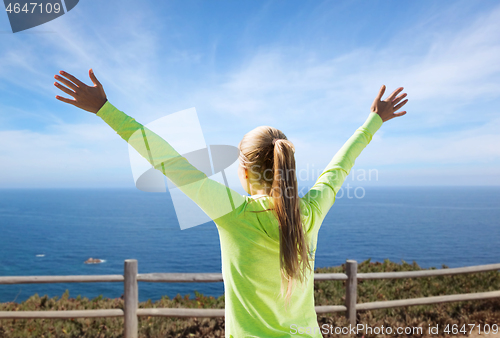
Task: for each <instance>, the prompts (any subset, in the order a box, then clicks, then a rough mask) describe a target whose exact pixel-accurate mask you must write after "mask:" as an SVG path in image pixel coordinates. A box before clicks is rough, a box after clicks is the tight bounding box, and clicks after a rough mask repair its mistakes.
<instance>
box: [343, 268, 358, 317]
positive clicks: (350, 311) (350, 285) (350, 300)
mask: <svg viewBox="0 0 500 338" xmlns="http://www.w3.org/2000/svg"><path fill="white" fill-rule="evenodd" d="M357 274H358V262H356V261H355V260H351V259H348V260H346V275H347V281H346V284H345V286H346V290H345V291H346V292H345V306H346V308H347V311H346V317H347V320H349V324H350V325H352V326H356V299H357V286H358V277H357Z"/></svg>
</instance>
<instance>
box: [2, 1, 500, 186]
mask: <svg viewBox="0 0 500 338" xmlns="http://www.w3.org/2000/svg"><path fill="white" fill-rule="evenodd" d="M499 60H500V3H499V2H498V1H493V0H482V1H446V2H444V1H426V0H423V1H394V0H392V1H389V0H385V1H379V0H370V1H359V0H350V1H344V0H336V1H333V0H332V1H319V0H314V1H309V0H301V1H295V0H283V1H259V0H243V1H226V0H218V1H210V0H204V1H199V0H192V1H170V0H166V1H151V0H143V1H140V2H139V1H128V0H120V1H118V0H108V1H97V0H82V1H80V3H79V4H78V5H77V6H76V7H75V8H74V9H73V10H71V11H70V12H68V13H67V14H65V15H63V16H61V17H59V18H57V19H55V20H53V21H50V22H48V23H45V24H43V25H40V26H37V27H34V28H32V29H29V30H26V31H22V32H18V33H15V34H14V33H12V31H11V28H10V24H9V21H8V17H7V13H4V14H1V15H0V188H122V187H123V188H134V186H135V185H134V179H133V175H132V170H131V166H130V160H129V154H128V146H127V144H126V142H125V141H123V140H122V139H121V138H120V137H119V136H118V135H117V134H116V133H115V132H114V131H113V130H112V129H111V128H110V127H109V126H108V125H107V124H106V123H104V122H103V121H102V120H101V119H100V118H99V117H98V116H95V115H93V114H91V113H89V112H86V111H83V110H80V109H78V108H76V107H74V106H72V105H69V104H66V103H63V102H61V101H59V100H57V99H56V98H55V96H56V95H61V96H65V97H68V95H67V94H64V93H62V92H61V91H60V90H59V89H58V88H56V87H55V86H54V85H53V83H54V81H55V79H54V75H55V74H57V73H58V72H59V70H64V71H67V72H68V73H70V74H73V75H75V76H76V77H77V78H79V79H80V80H82V81H84V82H85V83H87V84H88V85H92V82H91V80H90V78H89V76H88V71H89V69H90V68H92V69H93V70H94V73H95V75H96V77H97V79H99V81H100V82H101V83H102V85H103V87H104V90H105V92H106V95H107V98H108V100H109V102H110V103H112V104H113V105H114V106H116V107H117V108H118V109H120V110H122V111H124V112H125V113H127V114H128V115H130V116H132V117H134V118H135V119H136V120H137V121H139V122H141V123H143V124H147V123H150V122H152V121H155V120H157V119H159V118H162V117H164V116H166V115H169V114H173V113H176V112H179V111H182V110H186V109H189V108H193V107H194V108H195V109H196V112H197V115H198V119H199V122H200V125H201V128H202V130H203V135H204V138H205V142H206V144H208V145H210V144H212V145H215V144H226V145H233V146H237V145H238V143H239V141H240V140H241V138H242V137H243V135H244V134H245V133H247V132H248V131H250V130H251V129H253V128H255V127H257V126H260V125H270V126H273V127H276V128H278V129H280V130H282V131H283V132H284V133H285V134H286V135H287V138H288V139H289V140H291V141H292V142H293V143H294V145H295V147H296V161H297V168H298V170H299V173H300V171H302V173H303V174H302V176H301V177H299V178H300V182H299V184H300V185H302V186H306V185H309V186H310V185H312V184H313V183H314V181H315V179H316V178H317V176H318V175H319V174H320V173H321V171H322V170H323V169H324V168H325V166H326V165H327V164H328V163H329V161H330V160H331V158H332V157H333V155H335V153H336V152H337V151H338V150H339V149H340V147H341V146H342V145H343V144H344V142H345V141H347V139H348V138H349V137H350V136H351V135H352V134H353V133H354V131H355V130H356V129H357V128H358V127H359V126H361V125H362V124H363V122H364V121H365V119H366V118H367V117H368V114H369V113H370V106H371V104H372V102H373V100H374V99H375V97H376V96H377V94H378V92H379V89H380V87H381V86H382V85H386V87H387V89H386V93H385V95H384V98H386V97H387V96H388V95H389V94H390V93H392V92H393V91H394V90H395V89H397V88H398V87H404V90H403V92H405V93H407V94H408V97H407V98H408V99H409V102H408V103H407V104H406V105H405V106H404V107H403V108H402V109H401V111H402V110H405V111H407V114H406V115H405V116H402V117H398V118H394V119H392V120H390V121H388V122H386V123H384V124H383V126H382V127H381V128H380V129H379V130H378V131H377V133H376V134H375V135H374V137H373V139H372V141H371V143H370V144H369V145H368V146H367V147H366V148H365V149H364V150H363V152H362V153H361V155H360V156H359V157H358V158H357V159H356V164H355V166H354V167H353V169H352V171H351V174H350V175H349V177H348V178H347V181H346V183H345V184H352V185H357V186H364V185H366V186H410V185H411V186H424V185H425V186H428V185H431V186H443V185H445V186H450V185H483V186H498V185H500V146H499V145H500V132H499V130H500V108H499V104H500V62H498V61H499ZM236 168H237V164H236V163H235V164H234V165H232V166H230V167H229V168H227V170H226V171H225V172H226V174H227V176H228V180H229V185H230V186H231V187H232V188H235V189H238V188H239V181H238V178H237V175H236ZM368 173H370V175H369V174H368Z"/></svg>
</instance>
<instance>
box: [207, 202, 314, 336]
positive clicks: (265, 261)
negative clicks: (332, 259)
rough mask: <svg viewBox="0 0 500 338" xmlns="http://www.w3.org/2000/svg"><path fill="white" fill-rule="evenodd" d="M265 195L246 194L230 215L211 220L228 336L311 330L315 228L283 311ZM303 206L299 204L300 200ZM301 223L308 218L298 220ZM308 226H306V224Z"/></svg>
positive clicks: (272, 219) (275, 237) (275, 232)
mask: <svg viewBox="0 0 500 338" xmlns="http://www.w3.org/2000/svg"><path fill="white" fill-rule="evenodd" d="M269 202H270V197H269V196H265V195H260V196H255V195H254V196H249V197H247V201H246V202H245V203H243V204H242V205H241V206H240V208H238V209H237V210H235V212H234V213H231V214H228V215H226V216H225V217H222V218H220V219H217V220H215V223H216V224H217V228H218V230H219V235H220V243H221V253H222V273H223V277H224V288H225V302H226V332H228V333H230V334H229V335H227V336H228V337H289V336H290V333H291V332H295V331H294V328H298V327H302V328H306V327H310V328H311V330H314V328H316V334H315V335H312V337H322V335H321V334H320V333H319V329H318V324H317V317H316V312H315V310H314V272H313V271H314V252H315V248H316V242H317V232H315V233H310V232H308V233H307V236H306V237H307V239H308V241H309V243H310V248H311V256H310V257H309V261H310V263H311V267H312V268H313V269H312V270H311V271H310V273H309V274H308V277H307V280H306V281H305V282H304V283H303V285H302V287H301V286H300V285H299V284H297V287H296V290H295V292H294V293H293V294H292V298H291V302H290V305H289V306H288V308H287V311H285V303H284V300H283V297H281V296H280V286H281V278H280V273H281V272H280V251H279V250H280V243H279V223H278V220H277V218H276V216H275V215H274V213H273V212H272V211H271V210H269V211H265V210H266V209H269V207H270V203H269ZM302 205H304V204H302ZM304 221H305V222H304V225H306V224H307V223H310V222H309V221H310V219H307V218H304ZM307 228H309V227H307Z"/></svg>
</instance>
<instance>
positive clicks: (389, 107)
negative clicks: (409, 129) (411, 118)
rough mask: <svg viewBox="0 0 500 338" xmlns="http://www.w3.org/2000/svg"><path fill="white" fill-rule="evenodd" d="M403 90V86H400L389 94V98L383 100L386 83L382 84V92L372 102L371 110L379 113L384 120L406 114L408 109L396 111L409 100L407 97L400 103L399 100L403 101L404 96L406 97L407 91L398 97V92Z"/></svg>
mask: <svg viewBox="0 0 500 338" xmlns="http://www.w3.org/2000/svg"><path fill="white" fill-rule="evenodd" d="M402 90H403V87H399V88H398V89H396V90H395V91H394V92H393V93H392V94H391V95H389V97H388V98H386V99H385V100H383V101H381V99H382V95H384V92H385V85H382V87H381V88H380V92H379V93H378V96H377V97H376V98H375V100H374V101H373V103H372V106H371V112H372V113H377V114H379V115H380V117H381V118H382V121H384V122H385V121H389V120H390V119H393V118H395V117H397V116H403V115H404V114H406V111H402V112H398V113H396V111H397V110H399V108H401V107H403V106H404V105H405V104H406V103H407V102H408V99H406V100H404V101H403V102H401V103H399V104H398V102H399V101H401V100H402V99H403V98H404V97H406V93H404V94H401V95H399V96H398V97H396V95H398V93H399V92H401V91H402ZM395 105H396V106H395Z"/></svg>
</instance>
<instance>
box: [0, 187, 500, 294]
mask: <svg viewBox="0 0 500 338" xmlns="http://www.w3.org/2000/svg"><path fill="white" fill-rule="evenodd" d="M353 187H354V186H353ZM364 189H365V191H366V193H365V195H364V197H363V198H358V199H357V198H355V197H354V198H351V199H349V198H339V199H337V200H336V202H335V204H334V206H333V207H332V209H331V210H330V212H329V214H328V215H327V217H326V218H325V221H324V223H323V225H322V227H321V230H320V232H319V236H318V249H317V253H316V261H315V267H327V266H339V265H341V264H342V263H344V262H345V260H346V259H355V260H357V261H358V263H360V262H362V261H364V260H366V259H369V258H370V259H371V261H372V262H375V261H380V262H382V261H383V260H384V259H390V260H391V261H394V262H401V260H404V261H406V262H408V263H412V262H413V261H415V262H416V263H417V264H419V266H420V267H422V268H430V267H435V268H441V267H442V266H443V265H446V266H448V267H450V268H453V267H462V266H472V265H483V264H493V263H500V249H499V245H498V240H499V239H500V225H499V224H498V219H500V203H499V202H500V186H384V187H378V186H376V187H375V186H366V187H364ZM0 224H1V225H0V229H1V235H0V276H41V275H43V276H45V275H101V274H123V263H124V260H125V259H137V260H138V267H139V273H152V272H219V273H220V272H221V267H220V243H219V238H218V232H217V229H216V227H215V225H214V224H213V222H208V223H205V224H202V225H199V226H196V227H194V228H189V229H186V230H181V229H180V227H179V222H178V221H177V219H176V214H175V210H174V208H173V205H172V200H171V199H170V195H169V193H168V192H167V193H145V192H142V191H139V190H137V189H135V188H127V187H120V188H31V189H28V188H1V189H0ZM90 257H93V258H100V259H103V260H104V262H103V263H100V264H84V261H85V260H87V259H88V258H90ZM66 289H68V290H69V292H70V297H72V298H74V297H76V296H77V295H78V294H80V295H81V296H82V297H89V298H94V297H96V296H99V295H103V296H104V297H109V298H117V297H120V296H121V295H122V294H123V284H122V283H57V284H17V285H0V302H8V301H13V300H15V301H16V302H20V301H23V300H26V299H28V298H29V297H31V296H32V295H34V294H35V293H38V294H39V295H40V296H43V295H45V294H47V295H48V296H49V297H54V296H59V297H60V296H61V295H62V294H63V293H64V291H65V290H66ZM194 290H197V291H199V292H201V293H203V294H205V295H207V296H215V297H218V296H220V295H222V294H223V293H224V288H223V284H222V283H221V282H220V283H145V282H139V300H140V301H145V300H148V299H151V300H157V299H160V298H161V297H162V296H164V295H167V296H169V297H174V296H175V295H177V294H181V295H185V294H190V295H191V296H193V295H194Z"/></svg>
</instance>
